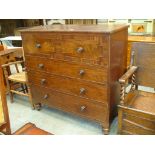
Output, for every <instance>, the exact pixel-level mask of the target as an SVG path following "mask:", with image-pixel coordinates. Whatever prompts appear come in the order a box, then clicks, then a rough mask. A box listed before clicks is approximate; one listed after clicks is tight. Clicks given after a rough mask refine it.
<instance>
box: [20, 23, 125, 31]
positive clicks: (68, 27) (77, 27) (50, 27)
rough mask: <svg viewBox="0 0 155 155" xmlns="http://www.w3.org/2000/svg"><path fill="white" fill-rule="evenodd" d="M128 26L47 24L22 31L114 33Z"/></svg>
mask: <svg viewBox="0 0 155 155" xmlns="http://www.w3.org/2000/svg"><path fill="white" fill-rule="evenodd" d="M124 27H128V25H126V24H120V25H119V24H103V25H46V26H35V27H32V28H27V29H24V30H21V31H20V32H22V33H23V32H89V33H91V32H92V33H113V32H117V31H120V30H122V29H124Z"/></svg>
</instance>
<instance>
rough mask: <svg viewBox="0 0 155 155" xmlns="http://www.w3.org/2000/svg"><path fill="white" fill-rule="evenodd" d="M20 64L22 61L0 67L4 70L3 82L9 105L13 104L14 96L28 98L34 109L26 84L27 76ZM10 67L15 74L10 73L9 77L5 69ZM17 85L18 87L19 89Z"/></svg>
mask: <svg viewBox="0 0 155 155" xmlns="http://www.w3.org/2000/svg"><path fill="white" fill-rule="evenodd" d="M22 64H23V61H15V62H10V63H8V64H4V65H2V68H3V70H4V76H5V80H6V83H7V90H8V93H9V95H10V101H11V103H12V102H13V95H14V94H18V95H23V96H28V97H29V99H30V103H31V106H32V109H34V106H33V104H32V99H31V93H30V89H29V86H28V82H27V74H26V72H25V71H23V67H22ZM11 66H12V67H13V66H14V67H15V72H14V73H11V72H10V75H9V74H8V70H7V69H8V67H11ZM17 85H20V87H19V86H17Z"/></svg>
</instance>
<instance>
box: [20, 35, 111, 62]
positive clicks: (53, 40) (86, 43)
mask: <svg viewBox="0 0 155 155" xmlns="http://www.w3.org/2000/svg"><path fill="white" fill-rule="evenodd" d="M23 47H24V52H25V54H33V55H46V54H47V55H51V54H55V53H62V54H64V55H67V56H76V57H80V58H87V59H89V58H91V59H96V58H98V57H106V58H107V57H108V50H109V44H108V37H107V36H106V35H105V36H104V35H95V36H94V35H93V34H92V35H88V34H87V35H85V34H81V35H80V34H78V35H77V34H70V35H69V34H61V33H49V34H46V33H40V34H39V33H33V34H32V33H31V34H25V35H24V37H23Z"/></svg>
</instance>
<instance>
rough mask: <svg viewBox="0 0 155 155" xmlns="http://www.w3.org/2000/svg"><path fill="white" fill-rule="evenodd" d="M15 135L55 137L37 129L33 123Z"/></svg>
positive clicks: (26, 125) (27, 124)
mask: <svg viewBox="0 0 155 155" xmlns="http://www.w3.org/2000/svg"><path fill="white" fill-rule="evenodd" d="M13 135H53V134H51V133H49V132H47V131H45V130H42V129H40V128H38V127H36V125H35V124H33V123H26V124H25V125H24V126H22V127H21V128H20V129H18V130H17V131H16V132H15V133H13Z"/></svg>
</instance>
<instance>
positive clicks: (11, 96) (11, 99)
mask: <svg viewBox="0 0 155 155" xmlns="http://www.w3.org/2000/svg"><path fill="white" fill-rule="evenodd" d="M9 96H10V102H11V103H13V93H12V92H9Z"/></svg>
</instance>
